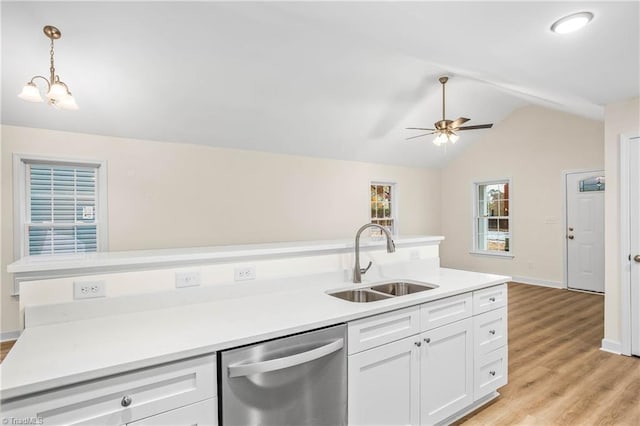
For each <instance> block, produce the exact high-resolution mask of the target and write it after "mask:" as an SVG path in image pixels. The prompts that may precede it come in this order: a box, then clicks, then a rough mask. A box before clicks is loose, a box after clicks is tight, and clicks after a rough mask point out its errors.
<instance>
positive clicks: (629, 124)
mask: <svg viewBox="0 0 640 426" xmlns="http://www.w3.org/2000/svg"><path fill="white" fill-rule="evenodd" d="M621 134H623V135H626V136H637V135H640V98H634V99H629V100H627V101H623V102H617V103H614V104H610V105H607V106H606V108H605V124H604V138H605V151H604V156H605V174H606V176H607V190H606V191H605V205H606V207H605V229H604V233H605V246H604V249H605V304H604V338H605V339H607V340H609V341H610V342H611V343H613V344H614V345H615V344H619V343H620V338H621V335H620V330H621V303H622V302H621V298H620V289H621V282H620V272H621V271H620V257H621V253H620V238H619V235H620V211H619V209H618V206H619V204H620V197H619V182H620V176H619V173H620V170H619V161H620V135H621ZM638 167H640V165H638Z"/></svg>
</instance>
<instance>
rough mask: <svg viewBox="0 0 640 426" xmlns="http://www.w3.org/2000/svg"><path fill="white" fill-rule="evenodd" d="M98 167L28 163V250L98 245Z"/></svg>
mask: <svg viewBox="0 0 640 426" xmlns="http://www.w3.org/2000/svg"><path fill="white" fill-rule="evenodd" d="M97 177H98V168H97V167H93V166H87V167H84V166H75V165H55V164H40V163H27V164H26V178H27V179H26V180H27V187H26V201H27V206H26V207H27V214H26V221H25V227H26V229H25V231H26V236H25V237H26V243H27V250H26V253H27V254H29V255H51V254H61V253H85V252H95V251H97V249H98V226H99V224H98V218H97V209H96V203H97Z"/></svg>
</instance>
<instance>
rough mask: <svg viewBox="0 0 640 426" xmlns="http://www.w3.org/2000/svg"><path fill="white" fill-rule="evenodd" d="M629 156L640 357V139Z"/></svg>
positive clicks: (634, 341)
mask: <svg viewBox="0 0 640 426" xmlns="http://www.w3.org/2000/svg"><path fill="white" fill-rule="evenodd" d="M629 154H630V155H629V159H630V160H629V225H630V230H629V231H630V232H629V233H630V235H629V236H630V238H629V242H630V247H631V353H632V354H634V355H638V356H640V168H639V167H638V165H639V164H640V138H634V139H632V140H631V141H630V144H629Z"/></svg>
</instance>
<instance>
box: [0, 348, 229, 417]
mask: <svg viewBox="0 0 640 426" xmlns="http://www.w3.org/2000/svg"><path fill="white" fill-rule="evenodd" d="M216 388H217V387H216V360H215V355H207V356H204V357H198V358H192V359H188V360H184V361H178V362H173V363H169V364H164V365H160V366H157V367H150V368H145V369H141V370H137V371H133V372H130V373H124V374H121V375H117V376H111V377H108V378H104V379H97V380H93V381H90V382H85V383H83V384H80V385H73V386H69V387H64V388H60V389H58V390H52V391H49V392H44V393H41V394H38V395H35V396H32V397H27V398H22V399H16V400H14V401H8V402H7V403H4V404H3V406H2V411H3V415H4V416H5V417H15V418H27V417H38V418H42V420H43V422H44V424H46V425H58V424H64V425H78V424H90V425H113V424H125V423H129V422H132V421H134V420H137V419H142V418H145V417H149V416H152V415H154V414H157V413H162V412H165V411H168V410H172V409H175V408H178V407H182V406H185V405H189V404H193V403H195V402H198V401H202V400H204V399H207V398H211V397H214V396H216ZM125 397H127V400H129V399H130V403H129V404H127V402H126V401H125Z"/></svg>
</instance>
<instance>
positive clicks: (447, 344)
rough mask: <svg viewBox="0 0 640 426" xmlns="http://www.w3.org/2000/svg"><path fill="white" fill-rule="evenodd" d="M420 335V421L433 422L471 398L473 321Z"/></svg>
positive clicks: (455, 411)
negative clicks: (421, 342)
mask: <svg viewBox="0 0 640 426" xmlns="http://www.w3.org/2000/svg"><path fill="white" fill-rule="evenodd" d="M421 337H422V341H423V347H422V350H421V356H420V361H421V362H420V399H421V401H422V409H421V415H420V423H421V424H423V425H433V424H436V423H438V422H440V421H442V420H444V419H446V418H447V417H449V416H451V415H453V414H455V413H457V412H458V411H460V410H462V409H463V408H465V407H466V406H468V405H470V404H471V403H472V402H473V321H472V319H471V318H467V319H464V320H461V321H457V322H454V323H452V324H448V325H443V326H442V327H438V328H435V329H433V330H429V331H427V332H425V333H422V335H421Z"/></svg>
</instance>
